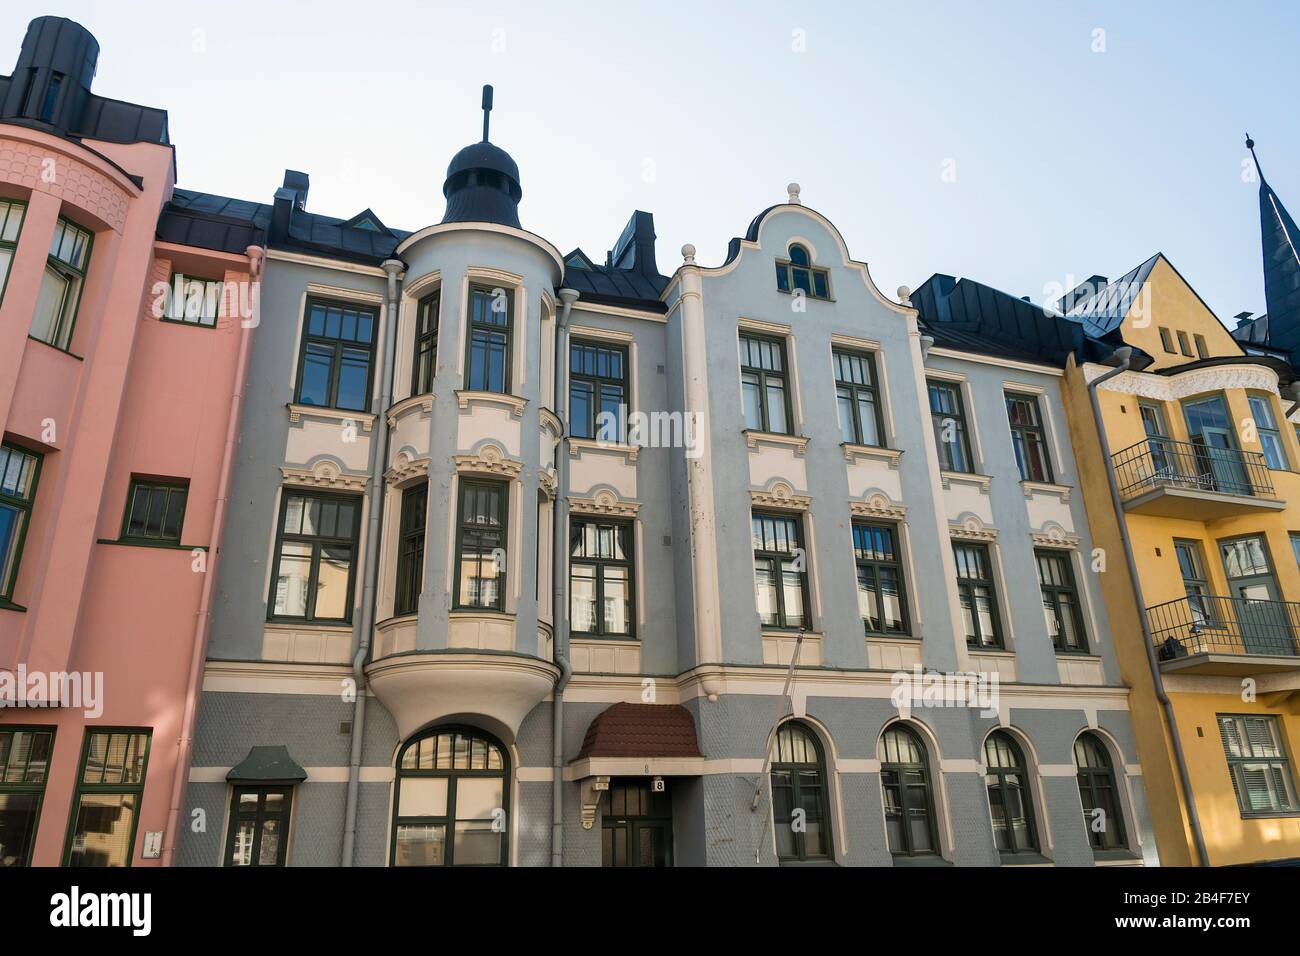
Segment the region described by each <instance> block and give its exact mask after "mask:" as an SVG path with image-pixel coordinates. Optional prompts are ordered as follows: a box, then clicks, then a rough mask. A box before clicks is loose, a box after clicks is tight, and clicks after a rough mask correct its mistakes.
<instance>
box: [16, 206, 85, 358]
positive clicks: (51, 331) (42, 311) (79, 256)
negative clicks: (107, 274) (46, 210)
mask: <svg viewBox="0 0 1300 956" xmlns="http://www.w3.org/2000/svg"><path fill="white" fill-rule="evenodd" d="M92 239H93V237H92V236H91V234H90V233H89V232H87V231H86V230H85V229H82V228H80V227H79V226H75V225H73V224H72V223H71V222H69V221H68V220H66V219H64V218H62V217H60V218H59V221H58V223H56V224H55V227H54V238H53V240H52V241H51V242H50V254H49V257H48V258H47V259H46V260H45V275H44V277H43V278H42V279H41V291H40V294H39V295H38V296H37V297H36V311H35V312H33V313H32V324H31V336H32V338H34V339H39V340H40V341H42V342H45V343H47V344H49V345H53V346H54V347H55V348H56V349H63V350H65V351H66V350H67V348H68V346H69V344H70V343H71V342H72V327H73V325H75V324H76V321H77V305H78V303H79V302H80V301H81V287H82V285H83V284H84V283H85V281H86V263H87V262H89V261H90V245H91V240H92Z"/></svg>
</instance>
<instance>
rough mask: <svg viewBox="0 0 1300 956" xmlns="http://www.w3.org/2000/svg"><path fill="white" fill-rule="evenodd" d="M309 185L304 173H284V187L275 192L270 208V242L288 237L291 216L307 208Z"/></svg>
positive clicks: (292, 171) (289, 170)
mask: <svg viewBox="0 0 1300 956" xmlns="http://www.w3.org/2000/svg"><path fill="white" fill-rule="evenodd" d="M310 185H311V181H310V178H309V177H308V176H307V174H306V173H300V172H298V171H297V170H296V169H286V170H285V171H284V185H283V186H281V187H280V188H279V189H277V190H276V191H275V202H274V203H273V205H272V206H271V230H270V235H269V236H268V239H269V240H270V242H272V243H278V242H283V241H284V240H285V239H287V238H288V237H289V226H290V225H291V224H292V223H293V214H294V213H295V212H301V211H304V210H305V209H306V208H307V190H308V189H309V188H310Z"/></svg>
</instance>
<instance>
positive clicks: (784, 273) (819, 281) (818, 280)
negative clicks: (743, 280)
mask: <svg viewBox="0 0 1300 956" xmlns="http://www.w3.org/2000/svg"><path fill="white" fill-rule="evenodd" d="M776 289H777V291H778V292H789V293H791V294H793V293H794V291H795V290H796V289H798V290H799V292H801V293H802V294H803V295H807V296H812V298H814V299H829V298H830V297H831V274H830V272H829V271H828V270H826V269H818V268H817V267H816V266H814V265H813V264H812V257H811V256H809V254H808V250H807V249H806V248H804V247H803V246H801V245H799V243H797V242H796V243H794V244H793V245H791V246H790V258H789V259H778V260H776Z"/></svg>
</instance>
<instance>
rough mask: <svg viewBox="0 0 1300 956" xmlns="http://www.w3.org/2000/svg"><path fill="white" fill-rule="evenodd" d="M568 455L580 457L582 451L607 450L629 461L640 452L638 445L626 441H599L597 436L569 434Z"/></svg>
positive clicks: (635, 457)
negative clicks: (585, 436) (587, 436)
mask: <svg viewBox="0 0 1300 956" xmlns="http://www.w3.org/2000/svg"><path fill="white" fill-rule="evenodd" d="M567 440H568V444H569V457H570V458H581V457H582V455H583V453H584V452H592V451H594V452H607V453H608V454H610V455H622V456H623V458H624V459H625V460H626V461H628V462H629V463H631V462H634V461H636V460H637V456H638V455H639V454H640V453H641V446H640V445H630V444H628V443H627V442H612V441H601V440H599V439H597V438H575V437H573V436H570V437H569V438H568V439H567Z"/></svg>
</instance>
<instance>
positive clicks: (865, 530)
mask: <svg viewBox="0 0 1300 956" xmlns="http://www.w3.org/2000/svg"><path fill="white" fill-rule="evenodd" d="M853 558H854V561H855V562H856V564H857V571H858V613H859V615H860V616H861V618H862V626H863V628H864V629H865V630H866V632H867V633H868V634H906V633H907V599H906V595H905V593H904V590H903V565H902V561H901V560H900V557H899V554H898V548H897V546H896V545H895V535H894V529H893V528H892V527H891V526H890V525H887V524H867V523H865V522H858V521H855V522H853Z"/></svg>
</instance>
